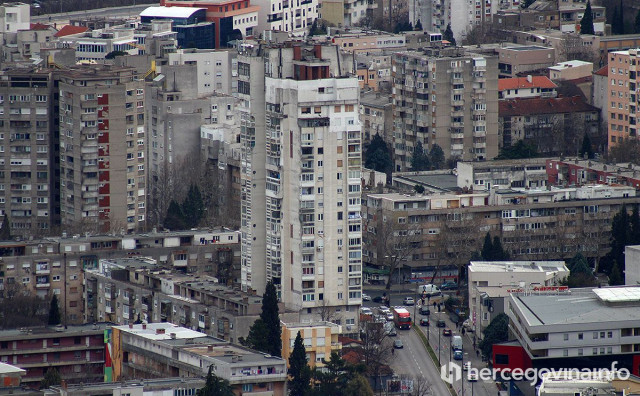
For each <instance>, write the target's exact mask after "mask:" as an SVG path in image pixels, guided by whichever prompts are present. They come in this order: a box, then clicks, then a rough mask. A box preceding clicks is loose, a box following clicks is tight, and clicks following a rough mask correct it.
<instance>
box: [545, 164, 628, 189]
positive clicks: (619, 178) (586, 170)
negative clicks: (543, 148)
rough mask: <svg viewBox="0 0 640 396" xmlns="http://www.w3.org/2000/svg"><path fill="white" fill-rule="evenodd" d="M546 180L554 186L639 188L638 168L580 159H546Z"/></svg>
mask: <svg viewBox="0 0 640 396" xmlns="http://www.w3.org/2000/svg"><path fill="white" fill-rule="evenodd" d="M546 169H547V179H548V182H549V184H550V185H554V186H565V187H566V186H583V185H587V184H594V183H596V184H610V185H623V186H631V187H635V188H640V166H638V165H635V164H632V163H620V164H611V163H609V164H607V163H603V162H597V161H593V160H585V159H581V158H573V159H570V158H567V159H559V158H558V159H551V158H549V159H547V166H546Z"/></svg>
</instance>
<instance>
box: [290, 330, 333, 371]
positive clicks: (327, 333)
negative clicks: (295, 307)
mask: <svg viewBox="0 0 640 396" xmlns="http://www.w3.org/2000/svg"><path fill="white" fill-rule="evenodd" d="M281 325H282V356H290V355H291V352H292V351H293V345H294V343H295V341H296V337H297V336H298V332H299V333H300V336H301V337H302V339H303V342H304V348H305V352H307V356H308V359H309V366H310V367H311V368H313V367H323V366H324V360H327V361H328V360H329V359H330V358H331V353H332V352H336V353H338V354H340V350H341V349H342V344H341V343H340V342H339V341H338V337H339V335H340V334H341V333H342V328H341V326H340V325H337V324H335V323H331V322H312V323H286V322H281ZM287 366H288V362H287Z"/></svg>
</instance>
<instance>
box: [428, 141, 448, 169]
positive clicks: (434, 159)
mask: <svg viewBox="0 0 640 396" xmlns="http://www.w3.org/2000/svg"><path fill="white" fill-rule="evenodd" d="M429 159H430V160H431V165H432V166H433V167H434V168H435V169H442V168H443V167H444V165H445V158H444V151H442V147H440V146H439V145H437V144H434V145H433V147H431V150H430V151H429Z"/></svg>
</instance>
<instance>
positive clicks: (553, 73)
mask: <svg viewBox="0 0 640 396" xmlns="http://www.w3.org/2000/svg"><path fill="white" fill-rule="evenodd" d="M547 69H548V70H549V78H550V79H551V80H553V81H562V80H576V79H578V78H583V77H591V73H593V63H591V62H584V61H581V60H571V61H566V62H560V63H558V64H557V65H553V66H550V67H548V68H547Z"/></svg>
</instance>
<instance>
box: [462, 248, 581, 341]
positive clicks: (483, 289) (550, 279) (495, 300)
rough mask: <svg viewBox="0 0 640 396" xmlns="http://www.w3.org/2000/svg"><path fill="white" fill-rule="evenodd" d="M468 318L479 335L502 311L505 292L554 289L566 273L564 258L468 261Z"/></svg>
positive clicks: (565, 276)
mask: <svg viewBox="0 0 640 396" xmlns="http://www.w3.org/2000/svg"><path fill="white" fill-rule="evenodd" d="M467 273H468V285H469V309H470V310H471V312H470V314H469V318H470V319H471V321H472V322H471V323H472V325H473V327H474V331H475V333H476V337H478V338H479V339H482V338H483V334H484V333H483V331H484V329H485V328H486V327H487V326H488V325H489V323H491V320H492V319H493V318H495V317H496V316H498V315H499V314H501V313H504V298H506V297H507V296H508V295H509V293H513V292H517V291H518V290H522V291H525V290H526V291H530V292H535V291H540V290H548V289H554V288H555V287H557V286H560V283H561V282H562V281H563V280H564V279H565V278H567V277H568V276H569V269H568V268H567V266H566V265H565V263H564V261H471V262H470V263H469V266H468V267H467Z"/></svg>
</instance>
